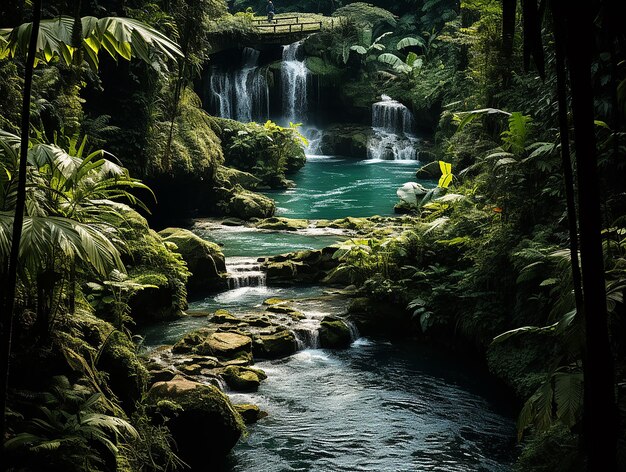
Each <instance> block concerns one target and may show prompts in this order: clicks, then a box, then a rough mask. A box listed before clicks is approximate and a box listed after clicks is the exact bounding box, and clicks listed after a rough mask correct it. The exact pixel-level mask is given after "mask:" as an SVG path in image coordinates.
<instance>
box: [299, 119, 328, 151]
mask: <svg viewBox="0 0 626 472" xmlns="http://www.w3.org/2000/svg"><path fill="white" fill-rule="evenodd" d="M300 133H302V135H303V136H304V137H305V138H306V139H307V141H308V146H307V147H305V148H304V153H305V154H306V155H307V156H309V155H316V154H319V153H320V152H319V146H320V142H321V141H322V135H323V133H324V132H323V131H322V130H320V129H317V128H315V127H313V126H303V127H302V128H300Z"/></svg>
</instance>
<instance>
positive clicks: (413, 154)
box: [367, 95, 419, 160]
mask: <svg viewBox="0 0 626 472" xmlns="http://www.w3.org/2000/svg"><path fill="white" fill-rule="evenodd" d="M372 130H373V135H372V136H371V137H370V139H369V140H368V143H367V154H368V158H370V159H385V160H415V159H417V156H418V152H417V145H418V143H419V140H418V139H417V137H416V136H415V135H414V130H415V122H414V120H413V115H412V114H411V111H410V110H409V109H408V108H407V107H405V106H404V105H402V103H400V102H398V101H396V100H393V99H392V98H391V97H388V96H387V95H383V96H382V100H381V101H380V102H377V103H374V105H372Z"/></svg>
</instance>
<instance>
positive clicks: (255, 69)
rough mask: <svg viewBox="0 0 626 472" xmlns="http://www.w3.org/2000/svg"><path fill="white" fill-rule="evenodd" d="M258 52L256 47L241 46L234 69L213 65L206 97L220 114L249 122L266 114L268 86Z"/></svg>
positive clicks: (265, 116)
mask: <svg viewBox="0 0 626 472" xmlns="http://www.w3.org/2000/svg"><path fill="white" fill-rule="evenodd" d="M259 55H260V52H259V51H257V50H256V49H252V48H244V49H243V51H242V53H241V66H240V67H239V68H237V69H236V70H223V69H220V68H218V67H213V68H212V70H211V77H210V80H209V94H208V97H209V102H210V106H211V107H212V108H213V109H214V110H215V113H217V114H218V116H220V117H221V118H230V119H233V120H237V121H242V122H250V121H264V120H265V119H267V117H268V116H269V90H268V85H267V79H266V77H265V73H264V69H262V68H261V67H259V65H258V64H259Z"/></svg>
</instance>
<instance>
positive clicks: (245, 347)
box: [196, 332, 252, 363]
mask: <svg viewBox="0 0 626 472" xmlns="http://www.w3.org/2000/svg"><path fill="white" fill-rule="evenodd" d="M251 349H252V339H251V338H250V337H249V336H245V335H243V334H238V333H231V332H219V333H213V334H211V335H209V336H207V338H206V339H205V340H204V342H203V343H202V344H200V345H199V346H198V347H197V348H196V351H197V352H198V354H202V355H210V356H215V357H217V358H218V359H220V360H224V361H231V360H241V361H244V362H247V363H249V362H250V361H252V350H251Z"/></svg>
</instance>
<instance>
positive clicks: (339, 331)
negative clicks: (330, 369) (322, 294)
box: [320, 316, 352, 349]
mask: <svg viewBox="0 0 626 472" xmlns="http://www.w3.org/2000/svg"><path fill="white" fill-rule="evenodd" d="M350 343H352V334H351V333H350V328H349V327H348V325H347V324H346V322H345V321H343V320H342V319H340V318H337V317H334V316H326V317H325V318H324V319H323V320H322V323H321V326H320V344H321V345H322V347H323V348H330V349H342V348H346V347H348V346H350Z"/></svg>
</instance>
